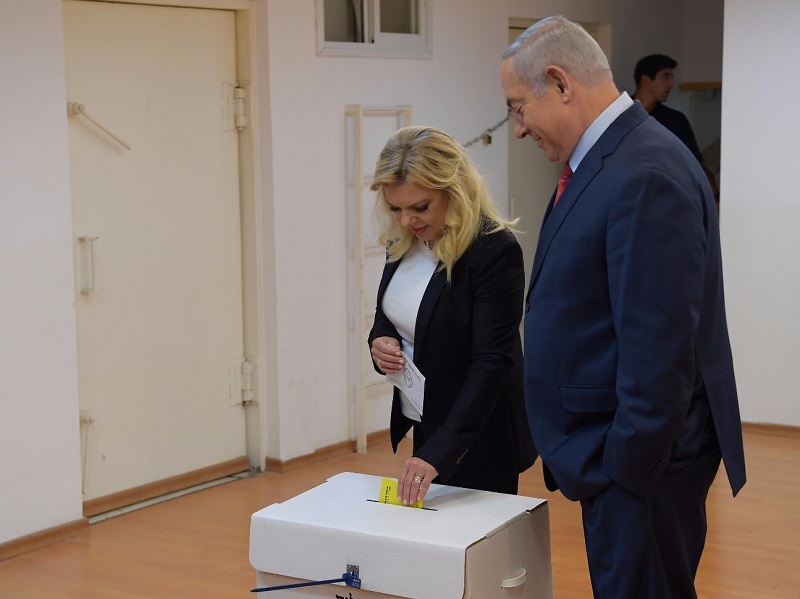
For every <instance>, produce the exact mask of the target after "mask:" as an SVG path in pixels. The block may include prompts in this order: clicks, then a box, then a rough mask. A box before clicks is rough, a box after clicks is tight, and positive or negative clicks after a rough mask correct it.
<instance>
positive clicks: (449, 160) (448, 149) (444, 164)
mask: <svg viewBox="0 0 800 599" xmlns="http://www.w3.org/2000/svg"><path fill="white" fill-rule="evenodd" d="M404 183H416V184H418V185H421V186H423V187H427V188H428V189H441V190H443V191H444V192H445V195H446V196H447V200H448V202H447V210H446V212H445V217H444V221H445V230H444V233H443V235H442V237H441V238H440V239H439V240H438V241H437V242H436V245H435V246H434V248H433V252H434V254H435V255H436V257H437V258H438V259H439V261H440V266H439V268H440V269H442V268H444V269H446V270H447V280H448V281H449V280H450V277H451V275H452V271H453V266H454V265H455V263H456V261H457V260H458V259H459V258H461V256H463V255H464V252H466V251H467V248H469V246H470V245H471V244H472V242H473V241H474V240H475V238H476V237H477V236H478V235H480V234H482V233H496V232H498V231H502V230H504V229H510V228H511V227H512V226H513V225H515V224H516V223H517V220H518V219H517V220H513V221H508V220H505V219H504V218H503V217H501V216H500V214H499V212H498V209H497V206H496V205H495V203H494V202H493V201H492V199H491V198H490V197H489V193H488V191H487V189H486V184H485V183H484V181H483V178H482V177H481V175H480V173H478V171H477V169H476V168H475V167H474V165H473V164H472V161H471V160H470V159H469V156H468V155H467V153H466V150H465V149H464V147H463V146H462V145H461V144H459V143H458V142H457V141H455V140H454V139H453V138H452V137H450V136H449V135H447V133H445V132H443V131H440V130H439V129H435V128H433V127H418V126H416V127H404V128H402V129H399V130H397V131H396V132H395V133H394V134H393V135H392V136H391V137H390V138H389V141H387V142H386V145H385V146H384V148H383V150H381V153H380V156H379V157H378V161H377V163H376V164H375V174H374V175H373V178H372V184H371V185H370V189H371V190H372V191H377V192H378V197H377V203H376V206H375V215H376V218H377V219H378V221H379V222H380V224H381V232H380V235H379V237H378V241H379V243H381V244H383V245H386V247H387V258H388V261H389V262H394V261H396V260H399V259H400V258H402V257H403V255H404V254H405V253H406V252H407V251H408V250H410V249H411V247H412V246H413V245H414V234H413V233H411V231H409V230H408V229H405V228H403V227H401V226H400V224H399V223H398V222H397V221H396V220H395V219H394V218H393V215H392V213H391V211H390V210H389V208H390V206H389V204H388V203H387V202H386V196H385V194H384V188H385V187H386V186H391V185H400V184H404Z"/></svg>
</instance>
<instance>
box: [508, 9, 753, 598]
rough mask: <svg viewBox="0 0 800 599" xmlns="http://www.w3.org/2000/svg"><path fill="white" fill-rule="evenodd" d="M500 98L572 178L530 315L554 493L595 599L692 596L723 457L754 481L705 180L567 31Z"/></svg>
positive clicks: (532, 392)
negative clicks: (576, 518) (570, 519)
mask: <svg viewBox="0 0 800 599" xmlns="http://www.w3.org/2000/svg"><path fill="white" fill-rule="evenodd" d="M500 83H501V86H502V88H503V90H504V93H505V97H506V102H507V104H508V107H509V108H510V110H511V112H512V114H513V116H514V118H515V124H514V128H515V135H516V137H518V138H520V139H521V138H524V137H530V138H531V139H532V140H533V141H534V142H536V144H537V145H538V146H539V147H540V148H541V149H542V150H543V151H544V152H545V153H546V154H547V157H548V158H549V159H550V160H552V161H556V162H559V163H562V164H564V173H563V175H562V181H560V182H559V185H558V188H557V192H556V193H554V194H553V197H552V198H551V201H550V204H549V206H548V208H547V211H546V212H545V217H544V222H543V224H542V228H541V232H540V236H539V241H538V246H537V248H536V255H535V257H534V260H533V267H532V272H531V277H530V284H529V288H528V294H527V302H526V312H525V335H524V337H525V347H524V351H525V399H526V406H527V413H528V418H529V421H530V426H531V431H532V434H533V442H534V444H535V445H536V449H537V450H538V451H539V453H540V455H541V458H542V462H543V472H544V480H545V483H546V485H547V487H548V488H549V489H550V490H552V491H555V490H556V489H560V490H561V492H562V493H563V494H564V496H565V497H567V498H568V499H571V500H573V501H578V502H580V506H581V514H582V518H583V527H584V536H585V541H586V551H587V556H588V563H589V573H590V578H591V582H592V589H593V592H594V596H595V597H596V598H599V599H643V598H647V599H666V598H673V599H689V598H692V597H696V593H695V589H694V578H695V573H696V572H697V568H698V564H699V562H700V557H701V555H702V552H703V546H704V542H705V536H706V528H707V522H706V497H707V494H708V490H709V488H710V486H711V483H712V481H713V480H714V478H715V477H716V474H717V471H718V469H719V465H720V459H721V458H722V459H724V461H725V470H726V472H727V476H728V479H729V482H730V485H731V489H732V491H733V494H734V495H735V494H736V493H738V491H739V490H740V489H741V488H742V486H743V485H744V483H745V464H744V451H743V446H742V429H741V421H740V416H739V404H738V397H737V392H736V382H735V379H734V371H733V360H732V356H731V347H730V342H729V338H728V329H727V323H726V318H725V300H724V297H723V280H722V259H721V254H720V239H719V226H718V220H717V212H716V210H715V208H714V198H713V194H712V192H711V188H710V186H709V184H708V180H707V179H706V178H705V176H704V174H703V171H702V169H701V168H700V165H699V164H698V162H697V160H696V159H695V158H694V157H693V156H692V155H691V153H690V152H689V151H688V149H687V148H686V146H684V145H683V144H682V143H681V142H680V141H679V140H678V139H677V137H675V136H674V135H673V134H672V133H670V132H669V131H667V130H666V129H665V128H664V127H662V126H661V125H660V124H659V123H657V122H656V121H655V119H651V118H649V117H648V114H647V112H646V111H645V109H644V108H643V107H642V105H641V104H640V103H638V102H634V101H633V100H632V99H631V98H630V97H629V96H628V94H627V93H620V92H619V91H618V90H617V87H616V86H615V84H614V81H613V79H612V75H611V70H610V68H609V66H608V61H607V59H606V57H605V55H604V54H603V52H602V50H601V49H600V47H599V46H598V45H597V43H596V42H595V41H594V39H592V37H591V36H590V35H589V34H588V33H587V32H586V31H585V30H584V29H583V28H582V27H581V26H580V25H578V24H576V23H573V22H571V21H569V20H567V19H565V18H564V17H550V18H546V19H543V20H541V21H539V22H538V23H536V24H534V25H533V26H531V27H530V28H529V29H527V30H526V31H525V32H524V33H522V34H521V35H520V36H519V37H518V38H517V39H516V40H515V41H514V42H513V43H512V44H511V45H510V46H509V47H508V48H507V49H506V51H505V52H504V54H503V61H502V66H501V70H500ZM558 190H561V195H560V197H559V195H558Z"/></svg>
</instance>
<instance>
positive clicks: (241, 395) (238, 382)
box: [228, 358, 255, 406]
mask: <svg viewBox="0 0 800 599" xmlns="http://www.w3.org/2000/svg"><path fill="white" fill-rule="evenodd" d="M228 380H229V383H228V398H229V400H230V403H231V406H242V405H245V406H246V405H248V404H250V403H252V401H253V399H254V397H255V394H254V392H253V365H252V364H251V363H250V362H248V361H247V359H245V358H236V359H235V360H234V361H233V362H232V363H231V367H230V371H229V373H228Z"/></svg>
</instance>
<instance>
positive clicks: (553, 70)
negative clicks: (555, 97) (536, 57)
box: [545, 65, 572, 100]
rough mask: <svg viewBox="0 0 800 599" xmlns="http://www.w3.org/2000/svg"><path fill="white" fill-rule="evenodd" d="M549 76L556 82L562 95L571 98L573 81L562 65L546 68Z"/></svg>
mask: <svg viewBox="0 0 800 599" xmlns="http://www.w3.org/2000/svg"><path fill="white" fill-rule="evenodd" d="M545 73H546V74H547V77H548V78H549V79H550V80H551V81H552V82H553V83H554V84H555V86H556V88H557V89H558V91H559V93H560V94H561V96H562V97H563V98H564V99H565V100H566V99H568V98H569V95H570V92H571V89H570V88H571V86H572V82H571V81H570V79H569V76H568V75H567V73H566V71H564V69H562V68H561V67H557V66H555V65H550V66H548V67H547V68H546V69H545Z"/></svg>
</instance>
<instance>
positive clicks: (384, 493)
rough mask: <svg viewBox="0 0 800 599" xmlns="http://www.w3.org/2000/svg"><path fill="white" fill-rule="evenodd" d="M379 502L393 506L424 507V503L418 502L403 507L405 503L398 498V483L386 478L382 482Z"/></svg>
mask: <svg viewBox="0 0 800 599" xmlns="http://www.w3.org/2000/svg"><path fill="white" fill-rule="evenodd" d="M378 501H379V502H381V503H391V504H392V505H401V506H403V507H422V504H423V502H422V501H417V502H416V503H412V504H410V505H403V502H402V501H400V500H399V499H398V498H397V481H396V480H395V479H393V478H386V477H384V478H383V479H382V480H381V492H380V494H379V495H378Z"/></svg>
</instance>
